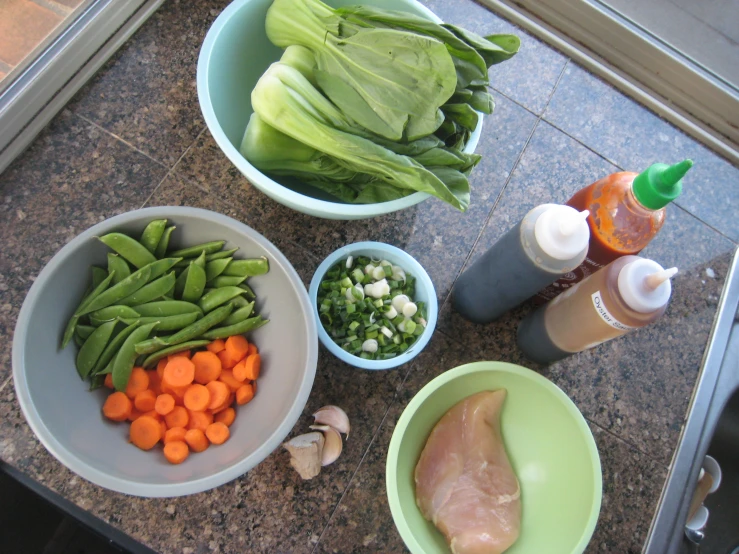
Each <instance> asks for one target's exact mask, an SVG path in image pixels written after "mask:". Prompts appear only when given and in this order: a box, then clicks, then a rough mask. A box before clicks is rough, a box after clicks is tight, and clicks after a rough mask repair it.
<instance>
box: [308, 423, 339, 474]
mask: <svg viewBox="0 0 739 554" xmlns="http://www.w3.org/2000/svg"><path fill="white" fill-rule="evenodd" d="M310 428H311V429H314V430H316V431H321V432H322V433H323V437H324V439H325V442H324V443H323V456H322V458H321V465H322V466H327V465H331V464H333V463H334V462H335V461H336V460H337V459H338V458H339V456H341V451H342V450H343V448H344V441H342V440H341V435H340V434H339V432H338V431H337V430H336V429H334V428H333V427H331V426H330V425H311V426H310Z"/></svg>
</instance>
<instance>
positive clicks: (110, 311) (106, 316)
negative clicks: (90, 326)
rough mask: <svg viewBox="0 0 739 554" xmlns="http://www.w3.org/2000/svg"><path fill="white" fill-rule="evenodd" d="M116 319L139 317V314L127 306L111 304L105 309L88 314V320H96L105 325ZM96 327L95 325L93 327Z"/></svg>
mask: <svg viewBox="0 0 739 554" xmlns="http://www.w3.org/2000/svg"><path fill="white" fill-rule="evenodd" d="M117 317H134V318H135V317H139V313H138V312H137V311H136V310H134V309H133V308H131V307H129V306H122V305H120V304H113V305H112V306H108V307H107V308H102V309H100V310H96V311H94V312H92V313H91V314H90V320H93V319H96V320H98V321H100V323H105V322H106V321H110V320H111V319H115V318H117ZM95 327H97V325H95Z"/></svg>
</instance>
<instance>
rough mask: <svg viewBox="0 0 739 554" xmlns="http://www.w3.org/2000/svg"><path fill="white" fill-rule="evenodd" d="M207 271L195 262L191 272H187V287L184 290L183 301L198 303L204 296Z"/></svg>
mask: <svg viewBox="0 0 739 554" xmlns="http://www.w3.org/2000/svg"><path fill="white" fill-rule="evenodd" d="M205 271H206V270H205V269H203V268H202V267H200V266H199V265H197V264H196V263H195V262H193V263H192V264H191V265H190V271H188V272H187V278H186V279H185V287H184V288H183V289H182V300H184V301H185V302H197V301H198V300H200V297H201V296H203V289H204V288H205V280H206V276H205Z"/></svg>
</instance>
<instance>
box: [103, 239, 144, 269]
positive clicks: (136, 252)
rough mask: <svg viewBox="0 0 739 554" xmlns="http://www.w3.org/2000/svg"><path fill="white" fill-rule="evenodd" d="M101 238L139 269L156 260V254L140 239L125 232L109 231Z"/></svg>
mask: <svg viewBox="0 0 739 554" xmlns="http://www.w3.org/2000/svg"><path fill="white" fill-rule="evenodd" d="M99 240H100V241H101V242H102V243H103V244H106V245H107V246H109V247H110V248H112V249H113V250H115V251H116V252H118V253H119V254H120V255H121V256H123V257H124V258H125V259H126V260H128V261H129V262H131V263H132V264H133V265H134V266H136V267H138V268H139V269H140V268H142V267H144V266H145V265H148V264H150V263H152V262H155V261H156V258H155V257H154V254H152V253H151V252H149V251H148V250H147V249H146V247H144V246H143V245H142V244H141V243H140V242H139V241H137V240H136V239H132V238H131V237H129V236H128V235H124V234H123V233H108V234H107V235H105V236H102V237H99Z"/></svg>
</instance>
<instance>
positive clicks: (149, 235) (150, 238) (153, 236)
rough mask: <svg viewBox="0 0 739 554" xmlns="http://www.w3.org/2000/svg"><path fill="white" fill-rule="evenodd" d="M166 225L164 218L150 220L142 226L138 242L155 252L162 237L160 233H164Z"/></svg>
mask: <svg viewBox="0 0 739 554" xmlns="http://www.w3.org/2000/svg"><path fill="white" fill-rule="evenodd" d="M166 226H167V220H166V219H155V220H153V221H150V222H149V224H148V225H147V226H146V227H145V228H144V232H143V233H141V238H140V239H139V242H140V243H141V244H142V245H143V246H144V248H146V249H147V250H148V251H149V252H151V253H152V254H154V252H156V249H157V245H158V244H159V241H160V240H161V238H162V235H164V228H165V227H166Z"/></svg>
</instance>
